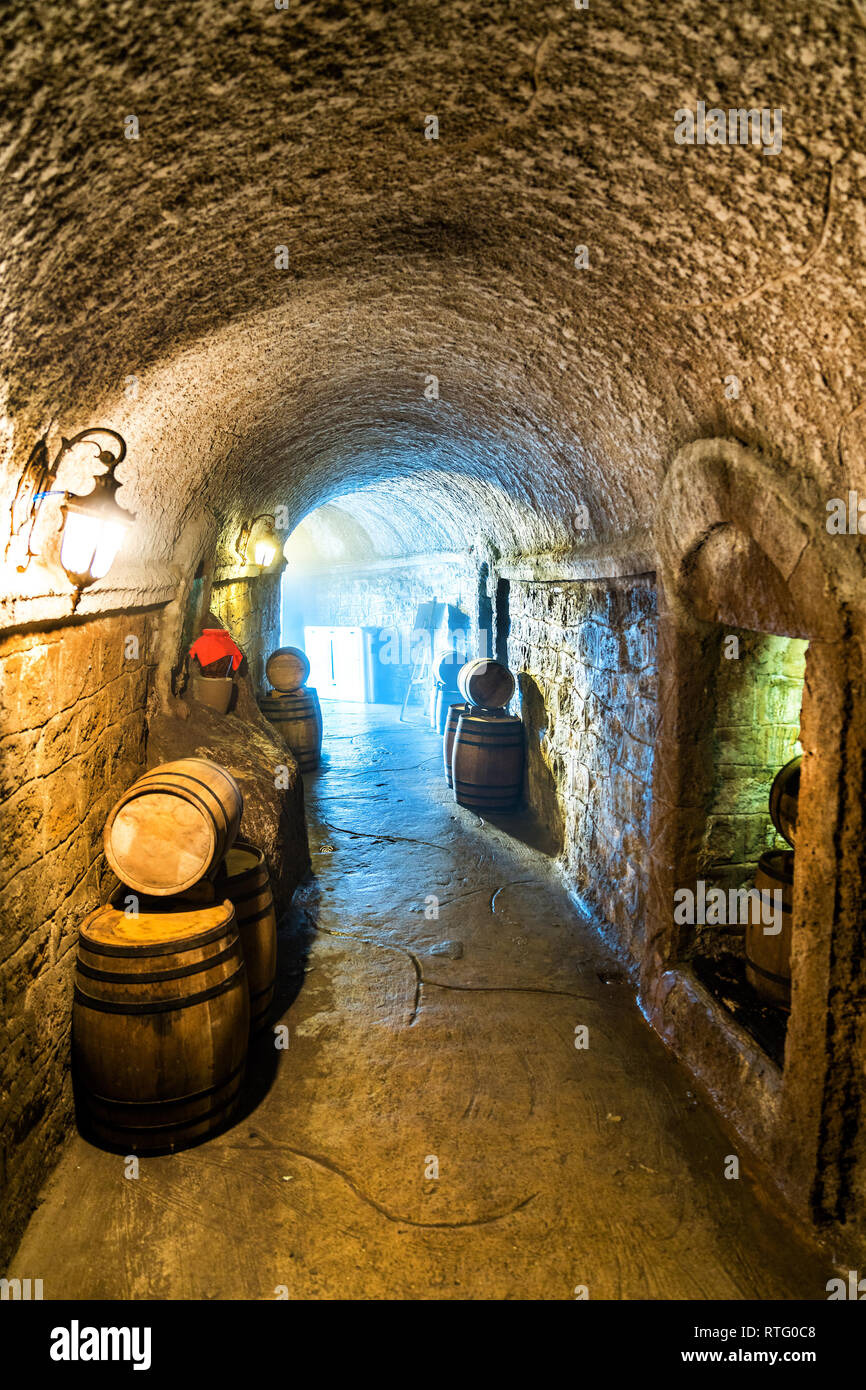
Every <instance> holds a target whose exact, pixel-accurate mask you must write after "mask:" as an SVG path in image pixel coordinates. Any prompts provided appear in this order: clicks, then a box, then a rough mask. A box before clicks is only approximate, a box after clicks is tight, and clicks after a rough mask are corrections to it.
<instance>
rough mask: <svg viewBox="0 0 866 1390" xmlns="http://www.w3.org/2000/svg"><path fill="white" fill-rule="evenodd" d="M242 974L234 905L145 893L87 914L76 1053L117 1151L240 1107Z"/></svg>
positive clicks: (95, 1110) (171, 1144)
mask: <svg viewBox="0 0 866 1390" xmlns="http://www.w3.org/2000/svg"><path fill="white" fill-rule="evenodd" d="M249 1008H250V1006H249V998H248V993H247V980H246V970H245V967H244V959H243V952H242V949H241V942H240V937H239V935H238V931H237V924H236V921H235V912H234V908H233V907H232V905H231V903H230V902H221V903H214V904H211V905H210V906H208V907H198V908H193V907H189V906H187V905H182V904H180V903H178V902H174V901H167V900H166V899H164V898H161V899H155V898H151V899H145V900H143V902H142V903H141V904H140V910H139V912H138V914H137V915H136V916H130V917H127V916H126V914H125V913H124V911H123V910H122V909H119V908H116V907H113V906H111V905H108V906H106V907H100V908H97V910H96V911H95V912H92V913H91V914H90V916H89V917H87V918H86V920H85V921H84V923H83V925H82V927H81V931H80V935H79V942H78V958H77V961H76V967H75V995H74V1002H73V1009H72V1044H73V1061H74V1067H75V1074H76V1081H77V1084H78V1090H79V1095H80V1098H81V1101H82V1103H83V1106H84V1109H85V1111H86V1113H87V1116H88V1119H89V1122H90V1126H91V1128H92V1129H93V1132H94V1134H95V1135H96V1136H97V1137H98V1138H99V1139H101V1140H102V1141H103V1142H104V1143H107V1144H109V1145H111V1146H119V1147H121V1148H122V1149H123V1150H124V1151H125V1152H132V1151H135V1150H154V1149H162V1150H166V1149H167V1150H171V1149H176V1148H179V1147H181V1146H182V1145H184V1144H188V1143H191V1142H192V1141H193V1140H195V1139H200V1138H202V1137H203V1136H205V1135H207V1134H210V1133H212V1132H213V1131H214V1130H216V1129H217V1128H219V1127H220V1126H221V1125H223V1124H224V1123H225V1122H226V1121H227V1120H228V1119H229V1118H230V1116H231V1114H232V1112H233V1110H234V1109H235V1106H236V1105H237V1101H238V1097H239V1094H240V1088H241V1082H242V1080H243V1071H244V1065H245V1062H246V1055H247V1041H248V1036H249Z"/></svg>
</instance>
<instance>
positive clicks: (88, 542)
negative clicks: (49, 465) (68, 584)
mask: <svg viewBox="0 0 866 1390" xmlns="http://www.w3.org/2000/svg"><path fill="white" fill-rule="evenodd" d="M99 482H101V479H99V480H97V483H99ZM63 511H64V518H65V519H64V526H63V541H62V543H61V547H60V563H61V565H62V566H63V568H64V569H65V571H66V573H67V574H68V576H69V578H70V580H71V581H72V583H73V584H75V585H76V587H77V588H80V589H83V588H86V586H87V585H88V584H92V583H93V582H94V580H96V579H103V578H104V577H105V575H106V574H108V571H109V570H110V569H111V566H112V565H113V564H114V561H115V559H116V557H117V552H118V550H119V549H120V547H121V545H122V544H123V538H124V536H125V534H126V530H127V527H128V525H129V522H130V520H131V519H132V518H131V517H130V516H129V514H128V513H125V512H123V511H122V509H121V508H120V507H119V506H118V505H117V503H116V502H115V500H114V496H113V494H112V492H111V491H110V490H108V489H106V488H101V487H99V486H98V485H97V488H96V489H95V490H94V492H93V493H91V495H90V496H89V497H71V498H69V499H68V500H67V502H66V503H65V505H64V508H63Z"/></svg>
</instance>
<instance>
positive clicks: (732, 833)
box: [699, 630, 806, 889]
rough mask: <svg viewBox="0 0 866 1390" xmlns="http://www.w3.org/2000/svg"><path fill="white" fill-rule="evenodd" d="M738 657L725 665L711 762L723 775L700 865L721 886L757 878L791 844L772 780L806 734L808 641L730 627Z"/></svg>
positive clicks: (711, 807) (720, 678) (720, 674)
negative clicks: (765, 861)
mask: <svg viewBox="0 0 866 1390" xmlns="http://www.w3.org/2000/svg"><path fill="white" fill-rule="evenodd" d="M728 635H730V636H736V637H737V640H738V643H739V656H738V657H737V658H736V659H732V660H728V659H725V658H724V657H723V658H722V660H721V662H720V664H719V672H718V678H717V682H716V713H715V724H714V727H713V729H712V730H710V731H709V736H710V737H711V738H712V739H713V758H712V765H713V767H714V769H715V772H716V780H715V785H714V787H713V788H712V793H711V800H710V805H709V811H708V816H707V827H706V831H705V834H704V840H703V844H702V847H701V854H700V858H699V866H700V868H701V871H702V872H703V873H705V874H706V876H707V878H708V879H712V881H713V882H714V883H716V884H718V885H719V886H720V887H722V888H725V889H727V888H730V887H740V886H741V885H742V884H744V883H746V882H748V881H750V880H751V878H752V876H753V875H754V872H755V868H756V866H757V862H758V859H759V858H760V856H761V855H762V854H763V853H764V851H765V850H768V849H776V848H778V849H787V848H789V846H788V844H787V842H786V841H785V840H783V839H782V838H781V837H780V836H778V835H777V834H776V831H775V827H774V825H773V823H772V820H771V819H770V812H769V806H768V799H769V793H770V787H771V786H772V782H773V778H774V777H775V775H776V773H777V772H778V771H779V768H781V767H783V766H784V764H785V763H786V762H788V761H789V760H790V759H791V758H793V757H794V756H795V753H796V752H797V749H798V739H799V736H800V706H801V702H802V698H803V677H804V673H805V661H806V643H805V642H803V641H800V640H799V639H797V638H794V637H769V636H764V635H762V634H760V633H755V632H745V631H742V630H740V631H731V632H730V633H729V634H728Z"/></svg>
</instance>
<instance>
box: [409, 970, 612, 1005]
mask: <svg viewBox="0 0 866 1390" xmlns="http://www.w3.org/2000/svg"><path fill="white" fill-rule="evenodd" d="M421 983H422V985H430V986H432V987H433V988H434V989H457V990H465V991H466V992H467V993H469V994H558V995H561V996H562V997H563V998H564V999H589V1000H594V999H595V998H596V996H595V995H594V994H576V993H575V991H574V990H572V989H548V987H547V986H546V985H446V984H445V982H444V981H443V980H428V979H426V977H425V976H422V977H421Z"/></svg>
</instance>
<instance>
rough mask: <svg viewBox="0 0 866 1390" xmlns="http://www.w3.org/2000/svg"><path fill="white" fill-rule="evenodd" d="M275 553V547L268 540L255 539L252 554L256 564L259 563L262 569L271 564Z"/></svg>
mask: <svg viewBox="0 0 866 1390" xmlns="http://www.w3.org/2000/svg"><path fill="white" fill-rule="evenodd" d="M276 553H277V547H276V546H275V545H272V544H271V542H270V541H269V540H260V541H256V548H255V550H254V552H253V554H254V556H255V562H256V564H257V565H260V566H261V568H262V569H263V570H266V569H267V568H268V566H269V565H272V564H273V562H274V556H275V555H276Z"/></svg>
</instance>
